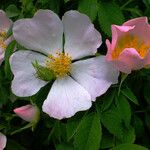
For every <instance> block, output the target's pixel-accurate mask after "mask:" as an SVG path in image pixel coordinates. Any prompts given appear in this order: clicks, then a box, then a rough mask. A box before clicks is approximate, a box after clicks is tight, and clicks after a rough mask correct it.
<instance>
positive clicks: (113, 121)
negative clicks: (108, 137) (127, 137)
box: [101, 109, 124, 139]
mask: <svg viewBox="0 0 150 150" xmlns="http://www.w3.org/2000/svg"><path fill="white" fill-rule="evenodd" d="M101 117H102V118H101V121H102V123H103V125H104V127H105V128H106V129H107V130H108V131H109V132H110V133H111V134H113V135H115V136H116V137H117V138H118V139H122V138H123V130H124V128H123V126H122V118H121V117H120V114H119V112H118V110H117V109H111V110H110V111H107V112H104V113H103V114H102V115H101Z"/></svg>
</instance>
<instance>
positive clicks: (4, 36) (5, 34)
mask: <svg viewBox="0 0 150 150" xmlns="http://www.w3.org/2000/svg"><path fill="white" fill-rule="evenodd" d="M6 36H7V32H6V31H5V30H2V29H0V37H2V38H6Z"/></svg>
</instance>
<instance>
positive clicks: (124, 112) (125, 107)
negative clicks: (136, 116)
mask: <svg viewBox="0 0 150 150" xmlns="http://www.w3.org/2000/svg"><path fill="white" fill-rule="evenodd" d="M117 108H118V111H119V114H120V115H121V118H122V120H123V122H124V123H125V125H126V127H129V126H130V121H131V108H130V104H129V103H128V101H127V99H126V98H125V97H124V96H123V95H120V96H119V97H117Z"/></svg>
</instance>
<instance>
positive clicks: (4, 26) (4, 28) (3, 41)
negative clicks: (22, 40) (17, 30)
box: [0, 10, 13, 65]
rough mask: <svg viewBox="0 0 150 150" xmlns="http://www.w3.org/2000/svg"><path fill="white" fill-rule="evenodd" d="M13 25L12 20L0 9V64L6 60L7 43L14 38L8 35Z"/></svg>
mask: <svg viewBox="0 0 150 150" xmlns="http://www.w3.org/2000/svg"><path fill="white" fill-rule="evenodd" d="M11 25H12V21H11V20H10V19H9V18H8V17H7V16H6V14H5V12H4V11H2V10H0V65H1V63H2V62H3V60H4V53H5V49H6V48H7V45H8V44H9V43H10V42H11V41H12V40H13V36H10V37H7V32H8V30H9V28H10V27H11Z"/></svg>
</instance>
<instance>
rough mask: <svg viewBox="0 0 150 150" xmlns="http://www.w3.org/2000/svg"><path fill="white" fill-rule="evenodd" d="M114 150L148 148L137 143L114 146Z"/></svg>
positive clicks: (141, 149)
mask: <svg viewBox="0 0 150 150" xmlns="http://www.w3.org/2000/svg"><path fill="white" fill-rule="evenodd" d="M112 150H148V148H146V147H143V146H140V145H136V144H121V145H118V146H116V147H114V148H112Z"/></svg>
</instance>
